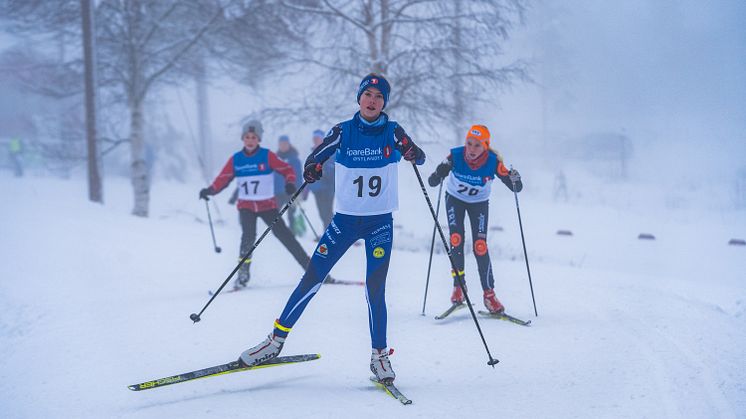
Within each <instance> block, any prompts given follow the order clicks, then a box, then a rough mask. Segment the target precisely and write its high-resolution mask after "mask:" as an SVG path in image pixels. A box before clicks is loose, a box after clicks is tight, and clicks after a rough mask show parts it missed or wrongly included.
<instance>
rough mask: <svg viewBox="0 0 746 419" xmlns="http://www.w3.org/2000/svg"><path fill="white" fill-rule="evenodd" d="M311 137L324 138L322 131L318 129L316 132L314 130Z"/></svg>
mask: <svg viewBox="0 0 746 419" xmlns="http://www.w3.org/2000/svg"><path fill="white" fill-rule="evenodd" d="M311 136H312V137H321V138H324V131H322V130H320V129H317V130H315V131H314V132H313V134H312V135H311Z"/></svg>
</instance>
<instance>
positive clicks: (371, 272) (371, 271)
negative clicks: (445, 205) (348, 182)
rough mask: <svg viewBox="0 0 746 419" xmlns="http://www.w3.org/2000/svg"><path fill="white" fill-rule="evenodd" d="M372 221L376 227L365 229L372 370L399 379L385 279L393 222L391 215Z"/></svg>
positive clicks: (382, 378)
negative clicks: (392, 357) (391, 345)
mask: <svg viewBox="0 0 746 419" xmlns="http://www.w3.org/2000/svg"><path fill="white" fill-rule="evenodd" d="M367 218H370V219H372V220H371V221H373V222H374V224H372V225H369V226H366V231H367V232H368V234H366V235H365V254H366V258H367V262H368V267H367V275H366V281H365V285H366V290H365V291H366V292H365V298H366V300H367V302H368V326H369V328H370V339H371V346H372V348H373V349H372V351H371V357H370V370H371V372H373V374H375V376H376V378H377V379H378V380H379V381H393V380H394V378H396V374H395V373H394V370H393V368H392V367H391V361H390V360H389V355H390V352H389V350H388V349H387V347H386V346H387V344H386V327H387V322H388V319H387V314H386V276H387V274H388V269H389V261H390V260H391V247H392V239H393V221H392V218H391V214H382V215H378V216H375V217H367Z"/></svg>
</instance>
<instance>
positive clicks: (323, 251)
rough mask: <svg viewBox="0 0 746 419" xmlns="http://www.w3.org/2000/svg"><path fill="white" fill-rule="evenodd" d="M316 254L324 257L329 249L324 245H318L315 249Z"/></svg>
mask: <svg viewBox="0 0 746 419" xmlns="http://www.w3.org/2000/svg"><path fill="white" fill-rule="evenodd" d="M316 254H317V255H319V256H321V257H326V256H327V255H328V254H329V247H327V245H326V243H321V244H319V247H317V248H316Z"/></svg>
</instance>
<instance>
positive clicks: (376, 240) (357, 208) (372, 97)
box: [240, 74, 425, 382]
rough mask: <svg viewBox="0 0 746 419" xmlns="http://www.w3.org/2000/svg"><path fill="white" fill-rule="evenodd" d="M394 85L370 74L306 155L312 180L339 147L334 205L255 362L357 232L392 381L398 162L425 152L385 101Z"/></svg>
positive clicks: (281, 336) (377, 344)
mask: <svg viewBox="0 0 746 419" xmlns="http://www.w3.org/2000/svg"><path fill="white" fill-rule="evenodd" d="M390 90H391V89H390V87H389V83H388V81H386V79H385V78H383V77H381V76H380V75H377V74H369V75H367V76H365V78H363V80H362V82H361V83H360V86H359V88H358V91H357V101H358V104H359V105H360V111H359V112H357V113H356V114H355V116H353V117H352V119H350V120H348V121H345V122H342V123H340V124H337V125H335V126H334V127H333V128H332V129H331V130H330V131H329V133H328V134H327V135H326V138H324V141H323V142H322V143H321V144H320V145H319V146H318V147H316V149H315V150H314V151H313V152H312V153H311V155H310V156H308V158H307V159H306V162H305V165H304V172H303V177H304V179H305V180H306V182H308V183H313V182H316V181H317V180H319V179H320V178H321V177H322V165H323V163H324V161H326V160H327V159H328V158H329V157H331V156H332V155H336V162H335V171H336V174H335V190H336V191H335V198H334V199H335V201H334V202H335V210H336V213H335V214H334V217H333V218H332V221H331V223H329V226H328V227H327V228H326V231H324V234H323V235H322V237H321V240H320V241H319V243H318V246H317V247H316V251H315V252H314V254H313V256H312V257H311V263H310V264H309V266H308V269H307V270H306V272H305V274H304V275H303V277H302V278H301V280H300V283H299V284H298V286H297V287H296V288H295V291H293V293H292V294H291V295H290V298H289V300H288V302H287V304H286V305H285V309H284V310H283V311H282V314H280V317H279V318H278V319H277V320H276V321H275V324H274V330H273V331H272V333H270V335H269V336H268V337H267V339H265V340H264V341H263V342H261V343H260V344H258V345H256V346H254V347H253V348H251V349H248V350H246V351H244V352H243V353H242V354H241V358H240V359H241V361H242V362H243V363H245V364H246V365H256V364H259V363H262V362H265V361H267V360H269V359H272V358H274V357H276V356H277V355H278V354H279V353H280V350H281V349H282V346H283V344H284V342H285V338H286V337H287V335H288V333H289V332H290V330H291V329H292V327H293V325H294V324H295V322H297V321H298V318H299V317H300V316H301V313H302V312H303V310H304V309H305V308H306V305H307V304H308V303H309V301H310V300H311V298H312V297H313V296H314V295H315V294H316V293H317V292H318V291H319V288H320V287H321V284H322V279H323V278H324V277H325V276H326V274H327V273H328V272H329V271H330V270H331V269H332V267H333V266H334V264H335V263H336V262H337V261H338V260H339V258H340V257H342V255H343V254H344V253H345V252H346V251H347V249H348V248H349V247H350V246H351V245H352V244H353V243H354V242H355V241H356V240H358V239H364V240H365V254H366V257H367V265H368V266H367V272H366V298H367V302H368V322H369V328H370V336H371V343H372V348H373V350H372V354H371V360H370V369H371V371H372V372H373V373H374V374H375V376H376V378H377V379H378V380H379V381H387V382H393V380H394V378H395V374H394V371H393V370H392V368H391V362H390V361H389V355H390V354H391V353H393V352H389V350H388V349H387V343H386V300H385V290H386V275H387V272H388V267H389V258H390V257H391V249H392V247H391V244H392V239H393V233H394V229H393V221H392V216H391V213H392V212H393V211H394V210H396V209H397V208H398V206H399V202H398V168H397V162H399V161H400V159H401V158H402V157H404V160H406V161H414V162H416V163H417V164H423V163H424V162H425V153H424V152H423V151H422V150H421V149H420V148H419V147H417V146H416V145H415V144H414V143H413V142H412V140H411V138H410V137H409V136H408V135H407V134H406V132H405V131H404V129H403V128H402V127H401V126H400V125H399V124H398V123H396V122H394V121H391V120H389V116H388V115H387V114H385V113H383V112H382V111H383V108H384V107H385V106H386V104H387V103H388V100H389V93H390Z"/></svg>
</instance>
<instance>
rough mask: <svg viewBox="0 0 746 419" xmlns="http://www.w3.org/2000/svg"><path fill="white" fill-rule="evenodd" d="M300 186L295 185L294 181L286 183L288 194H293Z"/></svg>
mask: <svg viewBox="0 0 746 419" xmlns="http://www.w3.org/2000/svg"><path fill="white" fill-rule="evenodd" d="M297 190H298V188H296V187H295V184H294V183H286V184H285V193H286V194H288V195H293V194H294V193H295V191H297Z"/></svg>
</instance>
